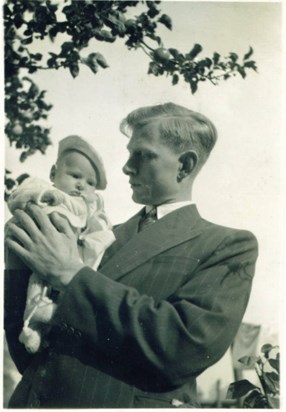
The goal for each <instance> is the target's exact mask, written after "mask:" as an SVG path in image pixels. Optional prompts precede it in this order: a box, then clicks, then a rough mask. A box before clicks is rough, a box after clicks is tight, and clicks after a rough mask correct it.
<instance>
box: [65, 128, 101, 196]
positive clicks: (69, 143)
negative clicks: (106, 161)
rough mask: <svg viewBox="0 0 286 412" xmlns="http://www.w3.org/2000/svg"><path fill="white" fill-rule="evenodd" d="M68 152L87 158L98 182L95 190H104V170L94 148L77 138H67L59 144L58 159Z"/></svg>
mask: <svg viewBox="0 0 286 412" xmlns="http://www.w3.org/2000/svg"><path fill="white" fill-rule="evenodd" d="M70 150H75V151H77V152H79V153H82V154H83V155H84V156H85V157H87V158H88V160H89V161H90V162H91V164H92V166H93V167H94V169H95V171H96V176H97V180H98V182H97V184H96V188H97V189H101V190H103V189H105V188H106V185H107V181H106V174H105V169H104V166H103V162H102V159H101V157H100V156H99V154H98V153H97V151H96V150H95V149H94V147H92V146H91V145H90V144H89V143H87V142H86V141H85V140H84V139H82V138H81V137H79V136H67V137H65V138H64V139H62V140H61V141H60V142H59V150H58V158H59V157H60V156H62V155H63V153H65V152H67V151H70Z"/></svg>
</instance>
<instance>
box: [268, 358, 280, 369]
mask: <svg viewBox="0 0 286 412" xmlns="http://www.w3.org/2000/svg"><path fill="white" fill-rule="evenodd" d="M268 362H269V363H270V365H271V366H272V368H274V369H275V370H277V372H279V360H278V359H269V360H268Z"/></svg>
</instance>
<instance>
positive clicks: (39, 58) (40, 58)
mask: <svg viewBox="0 0 286 412" xmlns="http://www.w3.org/2000/svg"><path fill="white" fill-rule="evenodd" d="M33 57H34V59H35V60H37V61H40V60H42V57H43V55H42V54H41V53H36V54H34V55H33Z"/></svg>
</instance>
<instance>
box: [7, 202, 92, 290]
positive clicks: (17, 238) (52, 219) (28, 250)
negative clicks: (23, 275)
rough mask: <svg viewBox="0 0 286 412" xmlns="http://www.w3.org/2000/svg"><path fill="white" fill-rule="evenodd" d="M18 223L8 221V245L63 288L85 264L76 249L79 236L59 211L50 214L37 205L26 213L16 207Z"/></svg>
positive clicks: (57, 287)
mask: <svg viewBox="0 0 286 412" xmlns="http://www.w3.org/2000/svg"><path fill="white" fill-rule="evenodd" d="M14 216H15V218H16V221H17V224H15V221H14V222H12V221H11V222H10V223H9V236H8V237H7V239H6V243H7V246H8V247H9V248H10V249H11V250H12V251H13V252H15V253H16V254H17V255H18V256H19V257H20V258H21V259H22V260H23V261H24V262H25V264H26V265H27V266H28V267H29V268H30V269H31V270H32V271H33V272H35V273H37V274H38V275H39V276H40V277H41V278H42V279H43V280H46V281H47V282H49V283H50V284H51V285H52V286H53V287H54V288H56V289H63V288H64V287H65V286H66V285H67V284H68V283H69V282H70V281H71V280H72V278H73V277H74V276H75V274H76V273H77V272H78V271H79V270H80V269H81V268H82V267H83V266H84V265H83V263H82V262H81V260H80V257H79V253H78V248H77V235H76V234H75V233H74V232H73V231H72V229H71V227H70V225H69V223H68V222H67V221H66V219H65V218H63V217H61V216H59V215H58V214H57V213H56V212H55V213H52V214H51V215H50V216H47V215H46V214H45V213H44V212H43V210H42V209H41V208H40V207H39V206H37V205H34V204H29V205H28V206H27V212H24V211H23V210H16V211H15V213H14Z"/></svg>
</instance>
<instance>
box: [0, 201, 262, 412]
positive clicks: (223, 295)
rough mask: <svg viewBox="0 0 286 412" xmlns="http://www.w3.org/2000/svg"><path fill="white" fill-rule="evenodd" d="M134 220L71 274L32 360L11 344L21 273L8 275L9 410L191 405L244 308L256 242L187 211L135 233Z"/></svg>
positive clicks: (17, 324)
mask: <svg viewBox="0 0 286 412" xmlns="http://www.w3.org/2000/svg"><path fill="white" fill-rule="evenodd" d="M140 215H141V212H139V213H138V214H137V215H135V216H134V217H132V218H131V219H130V220H129V221H127V222H126V223H125V224H123V225H121V226H119V227H118V228H117V229H115V236H116V241H115V243H114V244H113V245H112V246H111V247H110V248H109V249H108V251H107V252H106V254H105V256H104V260H103V262H102V266H101V268H100V270H99V271H97V272H94V271H92V270H91V269H89V268H84V269H82V270H81V271H80V272H79V273H78V274H77V275H76V276H75V277H74V279H73V280H72V282H71V283H70V284H69V286H68V288H67V289H66V292H65V294H64V296H63V298H62V299H61V302H60V304H59V307H58V310H57V312H56V314H55V316H54V319H53V329H52V332H51V337H50V341H51V345H50V347H49V348H48V349H47V350H45V351H43V352H41V353H39V354H36V355H33V356H31V355H27V354H26V353H25V351H24V350H23V347H21V345H20V344H19V343H18V341H17V337H18V333H19V329H20V327H21V318H22V317H21V311H22V310H23V305H24V301H25V292H23V291H25V287H26V283H27V276H26V277H25V276H23V275H22V276H21V278H20V280H19V278H18V280H17V276H15V274H14V276H10V277H9V278H8V284H7V291H8V293H7V298H6V306H7V318H6V335H7V340H8V343H9V347H10V352H11V354H12V357H13V359H14V361H15V363H16V365H17V366H18V368H19V370H20V371H21V373H22V374H23V379H22V381H21V382H20V384H19V385H18V387H17V389H16V391H15V392H14V395H13V396H12V399H11V402H10V407H18V408H20V407H44V408H50V407H58V408H61V407H65V408H79V407H81V408H129V407H130V408H139V407H145V408H148V407H150V408H156V407H161V408H166V407H172V406H175V405H179V404H180V405H182V406H186V407H192V406H195V405H196V377H197V376H198V375H199V374H200V373H201V372H202V371H204V370H205V369H206V368H208V367H209V366H210V365H212V364H213V363H215V362H216V361H218V360H219V358H220V357H221V356H222V355H223V354H224V353H225V351H226V349H227V348H228V347H229V345H230V344H231V342H232V340H233V338H234V336H235V334H236V332H237V329H238V327H239V324H240V322H241V319H242V317H243V314H244V312H245V309H246V306H247V302H248V299H249V294H250V290H251V283H252V277H253V273H254V265H255V261H256V258H257V242H256V239H255V237H254V236H253V235H252V234H251V233H250V232H248V231H244V230H236V229H230V228H226V227H222V226H218V225H215V224H213V223H210V222H207V221H205V220H203V219H202V218H201V217H200V215H199V213H198V211H197V209H196V207H195V206H194V205H191V206H186V207H182V208H180V209H178V210H176V211H174V212H172V213H170V214H169V215H167V216H165V217H163V218H162V219H160V220H159V221H157V222H156V223H154V224H153V225H152V226H149V227H148V228H146V229H145V230H144V231H143V232H140V233H137V227H138V222H139V219H140ZM14 282H18V283H17V288H16V287H15V286H13V284H14ZM20 282H22V283H20ZM12 288H13V291H14V292H13V295H11V290H12ZM15 290H17V297H16V304H15ZM9 291H10V292H9ZM19 313H20V315H19Z"/></svg>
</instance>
